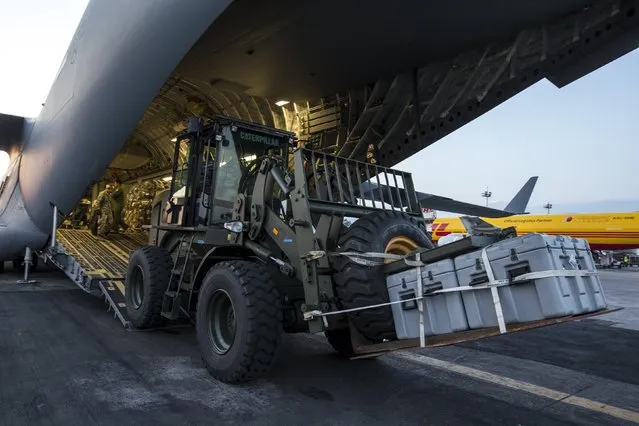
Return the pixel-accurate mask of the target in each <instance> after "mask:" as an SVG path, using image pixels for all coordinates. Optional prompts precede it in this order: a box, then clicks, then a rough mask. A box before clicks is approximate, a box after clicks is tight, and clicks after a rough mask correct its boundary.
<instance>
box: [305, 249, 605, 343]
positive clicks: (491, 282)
mask: <svg viewBox="0 0 639 426" xmlns="http://www.w3.org/2000/svg"><path fill="white" fill-rule="evenodd" d="M486 248H487V247H484V248H483V249H482V250H481V259H482V263H483V264H484V268H485V269H486V275H487V278H488V283H487V284H483V285H474V286H459V287H454V288H446V289H441V290H435V291H432V292H429V293H428V294H427V295H425V296H424V295H423V278H422V271H421V269H422V266H426V265H428V264H427V263H424V262H422V261H420V260H411V259H409V258H408V257H407V256H401V255H396V254H389V253H374V252H364V253H360V252H333V253H328V252H325V251H319V250H318V251H312V252H309V253H308V255H307V256H306V259H307V260H310V259H319V258H321V257H323V256H346V257H348V258H349V259H351V260H352V261H354V262H355V263H359V264H362V265H366V266H380V265H383V264H384V262H383V261H382V262H374V261H369V260H367V259H366V258H381V259H391V260H403V261H404V262H405V263H406V264H408V265H409V266H415V267H416V268H415V269H416V272H417V294H418V296H416V297H413V298H410V299H402V300H397V301H395V302H386V303H378V304H375V305H367V306H360V307H357V308H350V309H343V310H339V311H331V312H321V311H319V310H313V311H307V312H304V319H305V320H307V321H309V320H312V319H315V318H318V317H320V318H322V320H323V321H324V324H325V325H328V324H327V321H326V317H327V316H329V315H339V314H345V313H349V312H356V311H362V310H366V309H373V308H380V307H383V306H390V305H396V304H399V303H406V302H412V301H416V302H417V309H418V311H419V335H420V339H419V340H420V342H419V343H420V346H421V347H422V348H423V347H425V346H426V342H425V340H426V338H425V334H424V330H425V325H424V314H425V310H424V305H423V301H424V298H425V297H432V296H436V295H439V294H446V293H453V292H459V291H477V290H487V289H490V292H491V295H492V298H493V304H494V306H495V314H496V316H497V323H498V325H499V332H500V334H504V333H506V332H507V328H506V321H505V319H504V314H503V310H502V305H501V300H500V298H499V291H498V287H503V286H506V285H510V284H516V283H518V282H522V281H530V280H538V279H543V278H552V277H586V276H596V275H597V271H596V270H594V271H591V270H583V269H551V270H546V271H537V272H528V273H525V274H522V275H518V276H516V277H514V278H511V279H502V280H498V279H496V278H495V274H494V272H493V269H492V266H491V265H490V260H489V258H488V253H487V251H486ZM416 256H419V254H417V255H416Z"/></svg>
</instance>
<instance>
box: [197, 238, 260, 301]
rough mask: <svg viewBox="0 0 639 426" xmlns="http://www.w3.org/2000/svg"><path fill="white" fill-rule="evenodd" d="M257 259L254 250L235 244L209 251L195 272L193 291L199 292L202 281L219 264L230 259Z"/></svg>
mask: <svg viewBox="0 0 639 426" xmlns="http://www.w3.org/2000/svg"><path fill="white" fill-rule="evenodd" d="M250 257H255V253H253V251H252V250H250V249H247V248H246V247H244V246H241V245H237V244H233V245H227V246H217V247H213V248H212V249H211V250H209V251H208V252H207V253H206V254H205V255H204V258H203V259H202V261H201V262H200V264H199V265H198V267H197V270H196V271H195V278H194V280H193V289H194V290H198V289H199V288H200V285H201V284H202V280H203V279H204V276H205V275H206V273H207V272H208V271H209V270H210V269H211V268H212V267H213V265H215V264H216V263H218V262H221V261H223V260H229V259H237V260H241V259H247V258H250Z"/></svg>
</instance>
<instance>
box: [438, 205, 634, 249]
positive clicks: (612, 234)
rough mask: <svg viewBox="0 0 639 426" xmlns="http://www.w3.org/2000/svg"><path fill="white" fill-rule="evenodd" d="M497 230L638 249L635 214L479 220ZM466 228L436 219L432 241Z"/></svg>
mask: <svg viewBox="0 0 639 426" xmlns="http://www.w3.org/2000/svg"><path fill="white" fill-rule="evenodd" d="M481 219H482V220H484V221H486V222H488V223H490V224H492V225H494V226H498V227H500V228H506V227H509V226H515V227H516V230H517V234H518V235H523V234H527V233H530V232H539V233H543V234H549V235H570V236H572V237H575V238H584V239H586V240H587V241H588V243H589V244H590V248H591V249H593V250H624V249H634V248H639V212H629V213H595V214H548V215H514V216H510V217H507V218H481ZM465 232H466V229H465V228H464V226H463V224H462V222H461V221H460V220H459V219H458V218H455V217H444V218H440V219H436V220H435V221H434V222H433V224H432V239H433V241H434V242H437V241H438V240H439V239H440V238H442V237H445V236H448V235H453V234H464V233H465Z"/></svg>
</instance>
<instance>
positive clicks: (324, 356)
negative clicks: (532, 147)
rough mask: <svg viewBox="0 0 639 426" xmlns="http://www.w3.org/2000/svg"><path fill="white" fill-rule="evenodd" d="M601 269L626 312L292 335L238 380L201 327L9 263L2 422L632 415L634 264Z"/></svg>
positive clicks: (3, 305) (560, 420) (636, 328)
mask: <svg viewBox="0 0 639 426" xmlns="http://www.w3.org/2000/svg"><path fill="white" fill-rule="evenodd" d="M601 277H602V280H603V282H604V286H605V292H606V296H607V298H608V302H609V304H610V305H614V306H622V307H624V309H623V310H621V311H617V312H613V313H610V314H606V315H604V316H601V317H597V318H594V319H584V320H580V321H575V322H571V323H565V324H559V325H554V326H549V327H544V328H539V329H535V330H528V331H523V332H518V333H512V334H508V335H503V336H499V337H493V338H489V339H484V340H481V341H476V342H472V343H466V344H461V345H454V346H448V347H442V348H434V349H418V350H413V351H407V352H398V353H394V354H389V355H385V356H382V357H379V358H377V359H374V360H359V361H347V360H346V361H345V360H341V359H338V358H337V357H335V356H334V355H333V353H332V350H331V348H330V346H329V345H328V344H327V343H326V342H325V340H324V338H323V336H321V335H305V334H298V335H286V336H285V337H284V340H283V347H282V350H281V352H280V356H279V359H278V362H277V364H276V366H275V368H274V369H273V370H272V372H271V373H270V374H269V375H268V376H267V377H265V378H263V379H260V380H257V381H255V382H253V383H250V384H247V385H241V386H232V385H225V384H221V383H219V382H216V381H215V380H213V379H212V378H211V377H210V376H209V375H208V374H207V373H206V371H205V369H204V368H203V364H202V361H201V359H200V356H199V353H198V350H197V347H196V342H195V335H194V331H193V329H192V328H190V327H178V328H173V329H165V330H158V331H146V332H137V331H133V332H131V331H126V330H125V329H123V328H122V326H121V324H120V322H119V321H118V320H117V319H114V318H113V314H112V313H109V312H107V311H106V307H105V305H104V302H103V301H102V300H99V299H97V298H95V297H92V296H89V295H87V294H86V293H84V292H82V291H81V290H79V289H77V288H76V287H74V285H73V284H72V283H70V282H69V281H68V280H67V279H66V278H65V277H64V276H63V275H61V274H60V273H59V272H58V271H48V270H42V271H39V272H36V273H34V274H33V275H32V278H34V279H36V280H37V281H38V282H37V283H35V284H29V285H25V284H16V283H15V281H16V280H17V279H18V278H19V275H18V274H17V273H14V272H11V267H10V265H9V264H7V272H5V274H3V275H0V424H2V425H12V426H13V425H40V424H42V425H58V424H60V425H93V424H99V425H101V424H105V425H107V424H108V425H112V424H122V425H125V424H136V425H146V424H149V425H151V424H152V425H160V424H181V425H182V424H189V425H196V424H198V425H199V424H202V425H204V424H209V425H210V424H215V425H224V424H247V425H254V424H255V425H271V424H272V425H302V424H303V425H305V426H310V425H359V424H362V425H364V424H365V425H400V424H402V425H403V424H406V425H444V424H445V425H484V424H485V425H502V424H503V425H534V424H540V425H564V424H580V425H622V424H635V423H639V357H638V356H637V354H638V353H639V268H636V269H635V270H619V271H617V270H614V271H601ZM633 422H635V423H633Z"/></svg>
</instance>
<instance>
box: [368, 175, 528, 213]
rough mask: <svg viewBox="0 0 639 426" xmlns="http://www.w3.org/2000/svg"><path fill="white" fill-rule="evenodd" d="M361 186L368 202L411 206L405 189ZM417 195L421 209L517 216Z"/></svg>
mask: <svg viewBox="0 0 639 426" xmlns="http://www.w3.org/2000/svg"><path fill="white" fill-rule="evenodd" d="M361 186H362V192H363V193H364V198H366V199H368V200H370V199H374V200H375V201H380V202H382V201H383V202H384V203H387V204H392V205H393V206H394V207H406V206H408V205H409V203H408V201H407V200H406V191H405V190H404V189H403V188H397V187H391V186H388V185H377V184H375V183H372V182H362V184H361ZM416 193H417V200H418V201H419V204H420V206H421V207H425V208H430V209H434V210H441V211H446V212H450V213H459V214H464V215H469V216H481V217H508V216H512V215H514V214H517V213H513V212H508V211H505V210H499V209H493V208H490V207H484V206H479V205H477V204H471V203H465V202H463V201H457V200H454V199H452V198H449V197H442V196H441V195H435V194H428V193H426V192H419V191H416ZM391 201H392V203H391Z"/></svg>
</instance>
